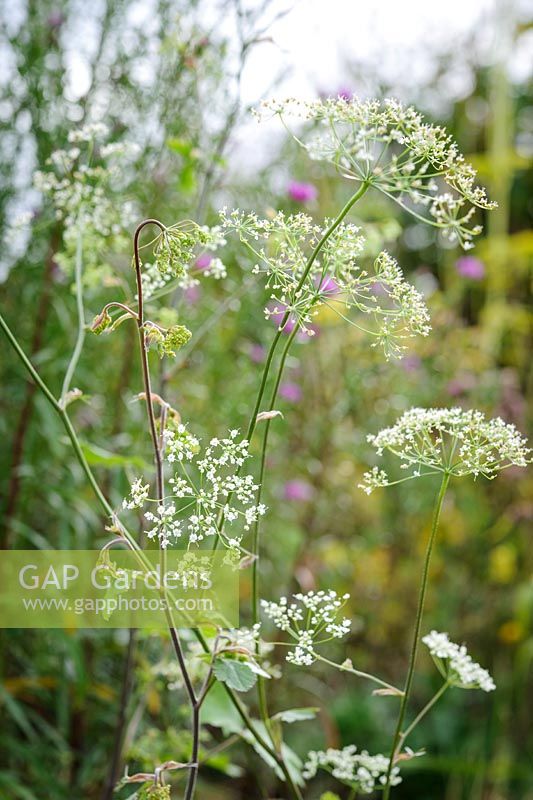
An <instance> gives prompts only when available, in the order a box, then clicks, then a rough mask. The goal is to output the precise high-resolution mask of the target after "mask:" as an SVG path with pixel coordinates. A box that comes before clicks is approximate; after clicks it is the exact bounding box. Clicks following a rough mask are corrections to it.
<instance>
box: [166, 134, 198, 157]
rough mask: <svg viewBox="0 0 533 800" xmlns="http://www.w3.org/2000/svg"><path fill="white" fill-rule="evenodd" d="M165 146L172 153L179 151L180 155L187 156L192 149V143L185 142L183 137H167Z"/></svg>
mask: <svg viewBox="0 0 533 800" xmlns="http://www.w3.org/2000/svg"><path fill="white" fill-rule="evenodd" d="M167 147H168V148H169V150H172V151H173V152H174V153H179V154H180V156H189V155H190V153H191V150H192V149H193V143H192V142H187V141H185V139H176V138H171V139H167Z"/></svg>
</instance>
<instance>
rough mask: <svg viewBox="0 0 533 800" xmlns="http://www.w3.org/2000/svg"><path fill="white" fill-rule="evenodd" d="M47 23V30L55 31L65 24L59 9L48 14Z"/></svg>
mask: <svg viewBox="0 0 533 800" xmlns="http://www.w3.org/2000/svg"><path fill="white" fill-rule="evenodd" d="M47 22H48V27H49V28H54V29H57V28H60V27H61V26H62V25H63V23H64V22H65V16H64V14H62V13H61V11H60V10H59V9H56V10H55V11H52V12H51V13H50V14H49V16H48V19H47Z"/></svg>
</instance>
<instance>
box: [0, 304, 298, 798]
mask: <svg viewBox="0 0 533 800" xmlns="http://www.w3.org/2000/svg"><path fill="white" fill-rule="evenodd" d="M0 328H2V330H3V331H4V333H5V335H6V338H7V340H8V342H9V343H10V345H11V346H12V348H13V350H14V351H15V353H16V354H17V355H18V357H19V358H20V360H21V362H22V364H23V365H24V367H25V369H26V370H27V372H28V374H29V375H30V377H31V378H32V380H33V381H34V382H35V383H36V385H37V386H38V388H39V389H40V390H41V392H42V393H43V395H44V397H45V398H46V399H47V400H48V402H49V403H50V405H51V406H52V408H53V409H54V411H55V412H56V413H57V414H58V416H59V417H60V418H61V421H62V422H63V424H64V426H65V429H66V432H67V434H68V437H69V439H70V441H71V443H72V447H73V449H74V453H75V454H76V458H77V459H78V462H79V464H80V466H81V467H82V469H83V471H84V473H85V476H86V478H87V480H88V482H89V484H90V486H91V488H92V490H93V491H94V493H95V495H96V498H97V500H98V502H99V503H100V505H101V506H102V509H103V510H104V512H105V513H106V515H107V516H109V517H110V518H111V519H112V520H113V522H114V523H115V524H116V525H117V526H120V534H121V536H122V537H123V538H124V539H125V540H126V541H127V543H128V545H129V547H130V548H131V549H132V550H133V551H134V553H135V554H136V556H137V557H138V558H139V560H140V562H141V564H142V565H143V566H144V567H145V568H146V569H147V570H149V569H151V568H152V567H151V564H149V563H148V562H145V561H144V559H143V552H142V549H141V548H140V546H139V544H138V543H137V542H136V540H135V539H134V538H133V536H132V535H131V534H130V533H129V531H128V530H127V529H126V528H125V527H124V526H123V525H122V523H120V522H119V520H118V519H117V517H116V515H115V512H114V511H113V509H112V508H111V506H110V505H109V503H108V502H107V500H106V498H105V497H104V495H103V493H102V491H101V489H100V487H99V486H98V483H97V482H96V479H95V477H94V475H93V473H92V471H91V468H90V467H89V464H88V463H87V460H86V458H85V456H84V454H83V450H82V449H81V445H80V443H79V441H78V438H77V436H76V432H75V430H74V428H73V427H72V423H71V422H70V419H69V417H68V415H67V413H66V411H65V409H64V408H62V407H61V406H60V404H59V402H58V401H57V400H56V398H55V397H54V395H53V394H52V392H51V391H50V389H49V388H48V386H47V385H46V383H45V382H44V381H43V379H42V378H41V376H40V375H39V373H38V372H37V371H36V370H35V368H34V366H33V364H32V363H31V361H30V360H29V359H28V357H27V356H26V354H25V352H24V350H23V349H22V348H21V346H20V344H19V343H18V341H17V339H16V337H15V336H14V334H13V333H12V331H11V329H10V328H9V326H8V324H7V322H6V321H5V320H4V318H3V316H2V315H1V314H0ZM193 633H194V635H195V636H196V638H197V640H198V642H199V643H200V645H201V647H202V649H203V651H204V652H205V653H209V652H210V650H209V647H208V644H207V642H206V640H205V638H204V636H203V635H202V633H201V631H199V630H198V629H197V628H194V629H193ZM223 686H224V690H225V692H226V694H227V695H228V697H229V699H230V701H231V703H232V704H233V706H234V707H235V708H236V710H237V712H238V714H239V716H240V717H241V719H242V721H243V724H244V726H245V727H246V728H247V730H249V731H250V733H251V734H252V736H253V737H254V739H255V741H256V742H257V743H258V744H260V745H261V747H263V748H264V749H265V751H266V752H267V753H268V754H269V755H270V756H272V758H274V759H276V762H277V763H278V764H279V767H280V769H281V770H282V772H283V774H284V776H285V779H286V781H287V784H288V786H289V787H290V788H291V792H292V794H293V797H295V798H296V800H301V797H302V795H301V792H300V790H299V789H298V787H297V786H295V785H294V781H293V780H292V777H291V775H290V773H289V771H288V769H287V767H286V765H285V763H284V762H283V761H280V758H279V755H278V753H276V751H275V750H274V749H273V748H272V747H271V746H270V745H269V744H268V742H267V741H266V740H265V738H264V737H263V736H262V735H261V733H260V732H259V731H258V730H257V728H256V726H255V723H254V721H253V720H252V719H251V718H250V717H249V715H248V713H247V711H246V709H245V708H244V707H243V705H242V704H241V701H240V700H239V698H238V697H237V695H236V693H235V692H234V691H233V690H232V689H230V688H229V687H228V686H226V684H223Z"/></svg>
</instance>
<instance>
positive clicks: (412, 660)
mask: <svg viewBox="0 0 533 800" xmlns="http://www.w3.org/2000/svg"><path fill="white" fill-rule="evenodd" d="M449 480H450V475H449V473H448V472H445V473H444V475H443V476H442V483H441V485H440V489H439V492H438V495H437V500H436V503H435V508H434V510H433V522H432V525H431V533H430V535H429V539H428V543H427V547H426V555H425V558H424V566H423V568H422V580H421V583H420V590H419V594H418V607H417V611H416V620H415V627H414V631H413V641H412V644H411V655H410V657H409V667H408V669H407V678H406V681H405V688H404V693H403V696H402V699H401V701H400V711H399V713H398V722H397V723H396V730H395V733H394V738H393V740H392V748H391V754H390V759H389V767H388V770H387V777H386V782H385V789H384V791H383V800H388V799H389V797H390V792H391V785H390V781H391V775H392V770H393V767H394V762H395V760H396V755H397V751H398V745H399V743H400V740H401V736H402V727H403V722H404V719H405V713H406V711H407V703H408V702H409V695H410V693H411V686H412V683H413V676H414V672H415V666H416V656H417V653H418V643H419V638H420V628H421V626H422V616H423V613H424V604H425V601H426V592H427V585H428V578H429V565H430V562H431V554H432V553H433V546H434V544H435V539H436V535H437V529H438V527H439V519H440V514H441V511H442V504H443V502H444V497H445V495H446V489H447V488H448V483H449Z"/></svg>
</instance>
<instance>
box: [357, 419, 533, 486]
mask: <svg viewBox="0 0 533 800" xmlns="http://www.w3.org/2000/svg"><path fill="white" fill-rule="evenodd" d="M367 438H368V441H369V442H370V443H371V444H372V446H373V447H374V448H375V449H376V451H377V454H378V456H381V455H383V453H384V452H385V451H388V452H390V453H393V454H394V455H396V456H397V457H398V458H399V459H400V460H401V461H402V469H404V470H412V474H411V475H410V476H409V477H410V478H415V477H418V476H420V475H423V474H425V475H428V474H434V473H436V472H441V473H448V474H449V475H455V476H459V477H461V476H464V475H473V476H474V477H478V476H479V475H483V476H484V477H485V478H489V479H492V478H494V477H496V475H497V474H498V472H500V471H501V470H503V469H506V468H508V467H511V466H517V467H525V466H527V464H528V463H529V462H530V460H531V458H530V454H531V450H530V449H529V448H528V447H527V440H526V439H525V437H524V436H522V434H521V433H520V432H519V431H518V430H517V429H516V427H515V426H514V425H512V424H510V423H508V422H504V420H502V419H500V417H495V418H493V419H487V418H486V417H485V415H484V414H483V413H482V412H481V411H474V410H468V411H465V410H464V409H462V408H411V409H410V410H409V411H406V412H405V413H404V414H403V415H402V416H401V417H400V418H399V419H398V420H397V422H396V423H395V424H394V425H393V426H392V427H390V428H385V429H384V430H382V431H380V432H379V433H378V434H376V435H369V436H368V437H367ZM393 482H395V481H390V480H389V477H388V475H387V473H386V472H385V471H384V470H382V469H380V468H379V467H373V469H372V470H370V471H369V472H366V473H365V475H364V478H363V483H361V484H359V487H360V488H361V489H363V490H364V491H365V492H366V493H367V494H370V493H371V492H372V491H373V490H374V489H377V488H379V487H381V486H388V485H390V484H391V483H393Z"/></svg>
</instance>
